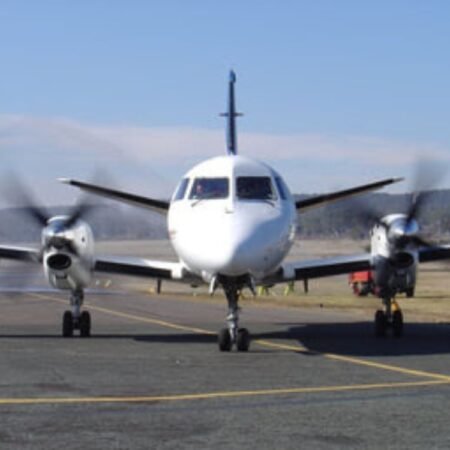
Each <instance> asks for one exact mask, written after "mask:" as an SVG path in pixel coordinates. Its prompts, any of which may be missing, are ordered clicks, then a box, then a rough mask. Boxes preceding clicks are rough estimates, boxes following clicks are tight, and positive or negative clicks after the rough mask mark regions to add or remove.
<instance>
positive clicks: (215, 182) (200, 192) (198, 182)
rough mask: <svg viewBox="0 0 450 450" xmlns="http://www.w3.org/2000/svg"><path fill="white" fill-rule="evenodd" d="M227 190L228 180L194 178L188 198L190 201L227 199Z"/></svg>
mask: <svg viewBox="0 0 450 450" xmlns="http://www.w3.org/2000/svg"><path fill="white" fill-rule="evenodd" d="M229 190H230V189H229V182H228V178H196V179H195V180H194V184H193V185H192V189H191V193H190V195H189V198H190V199H192V200H207V199H220V198H227V197H228V193H229Z"/></svg>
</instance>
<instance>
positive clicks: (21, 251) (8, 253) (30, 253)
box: [0, 245, 41, 263]
mask: <svg viewBox="0 0 450 450" xmlns="http://www.w3.org/2000/svg"><path fill="white" fill-rule="evenodd" d="M2 258H4V259H13V260H16V261H26V262H36V263H37V262H41V252H40V251H39V250H36V249H34V248H27V247H15V246H11V245H0V259H2Z"/></svg>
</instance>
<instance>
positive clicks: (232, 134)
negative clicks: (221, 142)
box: [221, 70, 243, 155]
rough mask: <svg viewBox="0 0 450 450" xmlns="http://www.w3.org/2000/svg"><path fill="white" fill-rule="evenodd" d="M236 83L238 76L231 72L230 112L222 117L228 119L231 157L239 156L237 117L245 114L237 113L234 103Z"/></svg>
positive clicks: (228, 145)
mask: <svg viewBox="0 0 450 450" xmlns="http://www.w3.org/2000/svg"><path fill="white" fill-rule="evenodd" d="M234 83H236V74H235V73H234V72H233V71H232V70H230V80H229V82H228V111H227V112H226V113H222V114H221V116H222V117H227V119H228V120H227V151H228V154H229V155H237V133H236V117H240V116H242V115H243V114H242V113H238V112H236V105H235V101H234Z"/></svg>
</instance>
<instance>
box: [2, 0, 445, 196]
mask: <svg viewBox="0 0 450 450" xmlns="http://www.w3.org/2000/svg"><path fill="white" fill-rule="evenodd" d="M0 23H1V27H0V43H1V44H0V61H1V64H0V67H1V70H0V154H1V155H2V159H3V162H2V165H3V167H4V170H10V168H14V170H16V171H18V172H20V173H21V174H22V175H23V178H24V179H25V180H30V183H31V182H33V183H34V184H35V185H36V186H38V189H37V190H38V194H39V191H40V193H41V197H44V198H45V201H48V202H52V201H53V202H58V201H60V199H61V198H64V197H65V196H67V195H71V194H68V191H67V189H68V188H66V187H61V188H59V187H58V185H57V184H55V182H54V179H55V178H56V177H58V176H76V177H78V178H84V179H86V178H89V177H92V174H93V172H95V171H96V170H99V169H103V170H105V171H107V172H108V173H110V174H111V177H112V178H113V179H114V180H115V183H116V184H117V185H119V186H120V187H122V188H127V189H131V190H138V191H140V192H143V193H145V194H147V195H152V194H155V195H166V194H167V193H169V192H170V191H171V189H172V188H173V185H174V183H175V182H176V180H177V178H178V177H179V176H181V175H182V174H183V172H184V171H185V170H187V169H188V168H189V166H190V165H191V164H193V163H195V162H197V161H199V160H201V159H202V158H205V157H210V156H214V155H216V154H220V152H224V149H225V143H224V140H223V134H224V133H223V125H224V124H223V122H222V120H221V119H220V118H219V117H218V115H217V113H219V112H220V111H222V110H223V109H224V107H225V95H226V81H227V77H228V75H227V74H228V70H229V69H230V68H231V67H232V68H234V69H235V71H236V72H237V75H238V84H237V95H238V97H237V101H238V107H239V109H240V110H242V111H243V112H244V113H245V116H244V118H242V119H241V120H240V122H239V130H240V136H239V143H240V151H241V152H242V153H245V154H249V155H250V156H255V157H260V158H262V159H265V160H268V162H270V163H271V164H273V165H274V166H275V167H276V168H277V169H278V170H279V171H280V172H281V173H283V174H284V175H285V177H286V180H287V181H288V183H289V184H290V185H291V187H292V190H294V191H296V192H318V191H321V192H323V191H327V190H332V189H334V188H337V187H347V186H351V185H353V184H355V183H364V182H367V181H372V180H373V179H377V178H380V177H385V176H391V175H406V176H408V175H409V174H410V172H411V170H412V167H413V166H414V161H416V160H417V159H418V158H419V157H422V158H423V157H427V158H428V159H434V160H436V161H438V163H439V164H441V165H445V164H449V163H450V126H449V124H450V89H449V84H450V58H449V56H448V49H449V44H450V28H449V27H448V23H450V4H449V3H448V2H446V1H427V2H425V1H414V0H410V1H400V0H398V1H377V2H364V1H363V2H362V1H345V0H343V1H331V0H330V1H320V0H319V1H290V0H284V1H282V2H279V1H264V0H263V1H256V0H254V1H251V0H248V1H233V0H232V1H226V2H224V1H200V0H197V1H195V0H192V1H181V0H180V1H174V0H172V1H170V0H169V1H138V0H130V1H114V0H109V1H106V0H105V1H100V0H89V1H88V0H79V1H68V0H67V1H64V0H60V1H56V0H54V1H48V0H47V1H46V0H41V1H39V2H34V1H31V0H29V1H21V0H16V1H8V0H3V1H2V2H1V3H0ZM31 180H32V181H31ZM55 187H56V188H57V189H55ZM445 187H450V182H448V183H447V184H445ZM399 189H403V190H407V189H408V184H405V185H404V187H403V188H399Z"/></svg>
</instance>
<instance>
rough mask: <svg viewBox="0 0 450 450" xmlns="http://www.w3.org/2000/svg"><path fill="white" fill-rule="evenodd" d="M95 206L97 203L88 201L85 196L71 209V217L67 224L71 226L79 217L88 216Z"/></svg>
mask: <svg viewBox="0 0 450 450" xmlns="http://www.w3.org/2000/svg"><path fill="white" fill-rule="evenodd" d="M94 208H95V205H93V204H92V203H87V199H86V197H84V198H83V199H82V200H80V201H79V202H78V203H77V204H76V205H75V206H74V207H73V208H72V210H71V211H70V213H69V218H68V220H67V221H66V226H67V227H68V228H70V227H71V226H72V225H73V224H74V223H75V222H76V221H77V220H78V219H83V218H85V217H87V216H88V215H89V214H90V213H91V212H92V210H93V209H94Z"/></svg>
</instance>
